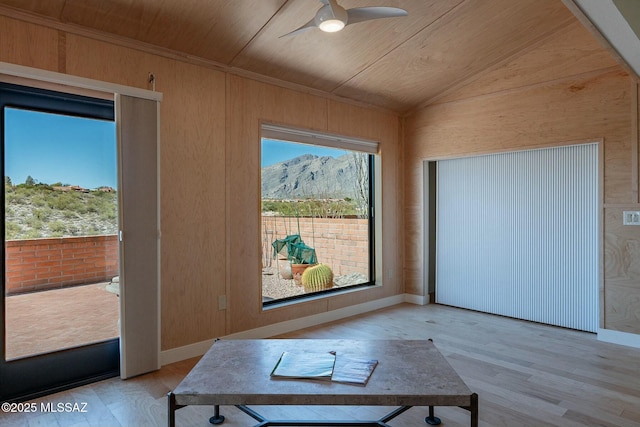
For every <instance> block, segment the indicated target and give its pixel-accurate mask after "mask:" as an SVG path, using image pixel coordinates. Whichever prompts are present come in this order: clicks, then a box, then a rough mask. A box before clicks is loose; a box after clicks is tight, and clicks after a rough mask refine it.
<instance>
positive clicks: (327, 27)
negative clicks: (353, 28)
mask: <svg viewBox="0 0 640 427" xmlns="http://www.w3.org/2000/svg"><path fill="white" fill-rule="evenodd" d="M347 19H348V14H347V11H346V10H345V9H344V8H343V7H340V6H338V5H337V4H336V5H335V6H334V7H331V5H330V4H327V5H325V6H323V7H321V8H320V10H318V12H317V13H316V16H315V17H314V21H315V24H316V27H318V28H319V29H320V30H322V31H324V32H327V33H335V32H336V31H340V30H341V29H343V28H344V26H345V25H347Z"/></svg>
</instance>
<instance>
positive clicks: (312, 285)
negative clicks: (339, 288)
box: [302, 264, 333, 292]
mask: <svg viewBox="0 0 640 427" xmlns="http://www.w3.org/2000/svg"><path fill="white" fill-rule="evenodd" d="M302 285H303V286H304V290H305V291H307V292H317V291H321V290H323V289H329V288H332V287H333V271H331V268H330V267H329V266H328V265H326V264H317V265H314V266H313V267H309V268H307V269H306V270H305V271H304V273H303V274H302Z"/></svg>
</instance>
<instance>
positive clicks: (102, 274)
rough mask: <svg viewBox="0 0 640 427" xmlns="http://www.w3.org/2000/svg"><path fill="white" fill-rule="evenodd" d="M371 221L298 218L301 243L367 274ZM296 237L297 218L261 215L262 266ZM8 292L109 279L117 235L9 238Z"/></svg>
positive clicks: (340, 269) (342, 269)
mask: <svg viewBox="0 0 640 427" xmlns="http://www.w3.org/2000/svg"><path fill="white" fill-rule="evenodd" d="M367 222H368V220H366V219H357V218H299V223H300V234H301V236H302V240H303V241H304V242H305V243H306V244H307V245H309V246H312V247H314V248H315V250H316V255H317V257H318V261H319V262H322V263H324V264H327V265H329V266H330V267H331V269H332V270H333V272H334V274H335V275H337V276H341V275H345V274H351V273H360V274H363V275H365V276H366V275H368V272H369V255H368V247H369V243H368V241H369V231H368V225H367ZM297 233H298V221H296V218H282V217H273V216H264V217H262V246H263V261H262V262H263V266H271V265H272V263H273V258H272V254H273V250H272V247H271V243H272V242H273V241H274V240H275V239H281V238H283V237H285V236H286V235H287V234H297ZM5 248H6V249H5V250H6V274H5V293H6V295H14V294H20V293H25V292H34V291H41V290H48V289H57V288H63V287H66V286H74V285H83V284H90V283H98V282H104V281H109V280H111V278H113V277H114V276H117V275H118V238H117V236H116V235H107V236H85V237H61V238H52V239H33V240H9V241H7V242H6V246H5Z"/></svg>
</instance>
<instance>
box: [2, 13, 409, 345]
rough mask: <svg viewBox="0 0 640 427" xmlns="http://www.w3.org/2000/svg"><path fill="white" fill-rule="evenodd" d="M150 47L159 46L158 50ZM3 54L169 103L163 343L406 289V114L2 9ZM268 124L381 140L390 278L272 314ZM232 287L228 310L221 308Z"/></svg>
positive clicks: (164, 148)
mask: <svg viewBox="0 0 640 427" xmlns="http://www.w3.org/2000/svg"><path fill="white" fill-rule="evenodd" d="M146 50H147V51H148V49H146ZM0 61H3V62H9V63H14V64H19V65H24V66H30V67H34V68H40V69H46V70H51V71H57V72H63V73H68V74H71V75H76V76H81V77H87V78H92V79H96V80H101V81H106V82H112V83H118V84H122V85H128V86H133V87H139V88H144V89H151V85H150V84H149V82H148V78H149V73H153V74H154V75H155V78H156V90H158V91H159V92H162V93H163V95H164V98H163V101H162V103H161V111H160V120H161V129H160V139H161V186H162V187H161V228H162V270H161V279H162V288H161V292H162V317H161V321H162V350H168V349H172V348H177V347H181V346H185V345H189V344H193V343H198V342H201V341H205V340H210V339H213V338H216V337H220V336H224V335H226V334H229V333H234V332H240V331H244V330H248V329H252V328H256V327H260V326H265V325H268V324H270V323H273V322H278V321H283V320H291V319H295V318H297V317H303V316H309V315H312V314H317V313H321V312H326V311H329V310H333V309H337V308H342V307H346V306H349V305H352V304H357V303H362V302H366V301H371V300H375V299H378V298H381V297H386V296H392V295H396V294H399V293H401V292H403V288H402V277H401V273H402V272H401V268H400V265H401V258H400V251H401V249H402V247H401V245H400V243H399V242H400V241H401V237H400V235H401V233H402V216H401V215H400V204H401V191H402V185H401V180H402V174H401V172H400V171H401V169H400V159H401V150H400V118H399V117H398V116H397V115H395V114H392V113H387V112H384V111H381V110H379V109H368V108H365V107H362V106H356V105H351V104H348V103H342V102H339V101H336V100H335V99H330V98H329V97H327V98H325V97H322V96H319V95H310V94H308V93H302V92H298V91H295V90H291V89H285V88H283V87H279V86H274V85H270V84H265V83H259V82H256V81H252V80H249V79H246V78H243V77H239V76H236V75H231V74H227V73H225V72H222V71H219V70H215V69H212V68H208V67H206V66H200V65H194V64H190V63H186V62H181V61H178V60H176V59H175V58H170V57H165V56H163V55H161V54H160V53H159V54H157V55H156V54H152V53H149V52H143V51H142V50H136V49H133V48H131V47H124V46H120V45H117V44H113V43H109V42H106V41H100V40H96V39H92V38H88V37H83V36H80V35H76V34H72V33H65V32H63V31H58V30H52V29H49V28H46V27H43V26H39V25H36V24H32V23H26V22H22V21H20V20H17V19H13V18H8V17H4V16H0ZM262 121H269V122H275V123H280V124H285V125H291V126H297V127H303V128H309V129H314V130H319V131H328V132H331V133H339V134H345V135H350V136H355V137H362V138H371V139H374V140H377V141H379V142H380V144H381V151H382V161H383V171H382V174H383V176H384V182H383V183H382V185H383V187H384V193H383V204H384V205H383V212H384V216H383V240H384V241H385V242H388V243H387V244H385V246H384V250H383V254H382V258H383V266H384V269H385V271H391V272H392V274H390V275H385V278H384V286H382V287H375V288H372V289H367V290H364V291H359V292H352V293H349V294H347V295H336V296H332V297H330V298H325V299H319V300H315V301H312V302H306V303H302V304H296V305H293V306H291V307H287V308H281V309H272V310H269V311H262V303H261V297H260V286H261V279H260V274H261V254H260V140H259V129H260V123H261V122H262ZM223 295H226V297H227V301H228V303H227V309H226V310H219V309H218V298H219V297H221V296H223Z"/></svg>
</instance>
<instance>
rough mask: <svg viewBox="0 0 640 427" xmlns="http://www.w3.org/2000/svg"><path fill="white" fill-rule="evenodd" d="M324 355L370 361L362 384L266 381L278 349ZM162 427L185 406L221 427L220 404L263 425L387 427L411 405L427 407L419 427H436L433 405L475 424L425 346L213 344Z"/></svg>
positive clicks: (466, 401)
mask: <svg viewBox="0 0 640 427" xmlns="http://www.w3.org/2000/svg"><path fill="white" fill-rule="evenodd" d="M293 350H295V351H309V352H325V351H326V352H328V351H335V352H336V353H337V357H341V356H344V357H352V358H366V359H377V360H378V362H379V363H378V366H377V367H376V369H375V371H374V372H373V374H372V376H371V378H370V380H369V382H368V384H367V385H366V386H358V385H351V384H342V383H336V382H331V381H318V380H291V379H286V380H282V379H272V378H271V377H270V373H271V371H272V370H273V368H274V366H275V364H276V363H277V362H278V359H279V358H280V356H281V354H282V353H283V352H284V351H293ZM168 401H169V403H168V406H169V408H168V409H169V427H175V412H176V410H177V409H179V408H182V407H184V406H188V405H212V406H214V416H213V417H211V419H210V420H209V421H210V422H211V423H212V424H221V423H223V422H224V416H222V415H220V405H233V406H236V407H237V408H239V409H240V410H242V411H243V412H244V413H246V414H248V415H249V416H251V417H252V418H253V419H255V420H256V421H258V422H259V424H256V426H255V427H258V426H260V427H267V426H327V425H334V426H387V427H389V426H388V424H386V423H387V422H388V421H390V420H392V419H393V418H395V417H397V416H398V415H400V414H402V413H403V412H405V411H407V410H408V409H410V408H411V407H413V406H424V407H428V408H429V416H427V417H426V418H425V422H426V423H427V424H432V425H433V424H439V423H440V420H439V419H438V418H436V417H435V416H434V406H459V407H462V408H464V409H466V410H468V411H469V412H470V413H471V416H470V425H471V427H477V426H478V395H477V394H475V393H472V392H471V391H470V390H469V388H468V387H467V385H466V384H465V383H464V382H463V381H462V379H461V378H460V376H458V374H457V373H456V372H455V370H454V369H453V368H452V367H451V365H449V363H448V362H447V361H446V359H445V358H444V357H443V356H442V354H440V352H439V351H438V349H437V348H436V347H435V345H434V344H433V342H432V341H430V340H320V339H262V340H224V339H223V340H217V341H216V342H215V343H214V344H213V345H212V346H211V348H210V349H209V350H208V351H207V353H206V354H205V355H204V356H203V357H202V358H201V359H200V361H199V362H198V363H197V364H196V366H195V367H194V368H193V369H192V370H191V372H189V374H187V376H186V377H185V378H184V380H182V382H181V383H180V384H178V386H177V387H176V388H175V390H173V391H172V392H170V393H169V395H168ZM248 405H359V406H397V407H398V408H397V409H396V410H394V411H392V412H390V413H389V414H387V415H385V416H384V417H382V418H380V419H378V420H365V421H350V420H320V421H314V420H267V419H265V418H264V417H263V416H262V415H260V414H258V413H257V412H255V411H254V410H253V409H251V408H249V407H248Z"/></svg>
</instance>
